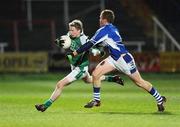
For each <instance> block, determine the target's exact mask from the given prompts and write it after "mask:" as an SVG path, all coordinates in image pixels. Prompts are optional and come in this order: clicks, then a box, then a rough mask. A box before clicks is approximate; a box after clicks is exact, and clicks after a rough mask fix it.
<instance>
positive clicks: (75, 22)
mask: <svg viewBox="0 0 180 127" xmlns="http://www.w3.org/2000/svg"><path fill="white" fill-rule="evenodd" d="M69 26H71V27H75V28H76V29H78V30H80V31H81V32H82V31H83V24H82V22H81V21H80V20H78V19H75V20H73V21H72V22H70V23H69Z"/></svg>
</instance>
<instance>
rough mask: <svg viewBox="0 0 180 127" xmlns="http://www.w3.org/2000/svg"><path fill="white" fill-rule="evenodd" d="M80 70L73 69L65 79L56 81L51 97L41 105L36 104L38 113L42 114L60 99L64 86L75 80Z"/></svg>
mask: <svg viewBox="0 0 180 127" xmlns="http://www.w3.org/2000/svg"><path fill="white" fill-rule="evenodd" d="M80 72H81V71H80V69H79V68H75V69H74V70H72V71H71V73H69V74H68V75H67V76H66V77H65V78H63V79H62V80H60V81H58V82H57V84H56V87H55V89H54V91H53V93H52V95H51V97H50V98H49V99H48V100H46V101H45V102H44V103H43V104H36V105H35V107H36V109H37V110H38V111H41V112H44V111H45V110H46V109H47V108H48V107H50V106H51V105H52V103H53V102H54V101H55V100H57V99H58V97H60V95H61V93H62V90H63V88H64V86H67V85H68V84H70V83H71V82H73V81H75V80H77V77H78V75H79V74H80Z"/></svg>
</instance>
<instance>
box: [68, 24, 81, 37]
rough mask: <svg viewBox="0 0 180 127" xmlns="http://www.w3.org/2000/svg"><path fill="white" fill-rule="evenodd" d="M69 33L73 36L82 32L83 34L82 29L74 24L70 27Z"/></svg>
mask: <svg viewBox="0 0 180 127" xmlns="http://www.w3.org/2000/svg"><path fill="white" fill-rule="evenodd" d="M69 34H70V35H71V36H72V37H79V36H80V34H81V31H80V30H78V29H76V28H75V27H74V26H70V27H69Z"/></svg>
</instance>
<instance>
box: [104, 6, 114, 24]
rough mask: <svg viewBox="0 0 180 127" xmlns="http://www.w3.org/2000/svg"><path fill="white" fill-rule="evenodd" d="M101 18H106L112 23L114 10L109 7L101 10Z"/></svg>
mask: <svg viewBox="0 0 180 127" xmlns="http://www.w3.org/2000/svg"><path fill="white" fill-rule="evenodd" d="M101 16H102V19H106V20H107V21H108V22H109V23H113V22H114V19H115V15H114V12H113V11H112V10H109V9H105V10H103V11H102V12H101Z"/></svg>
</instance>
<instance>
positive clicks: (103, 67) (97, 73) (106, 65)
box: [84, 58, 115, 108]
mask: <svg viewBox="0 0 180 127" xmlns="http://www.w3.org/2000/svg"><path fill="white" fill-rule="evenodd" d="M114 69H115V67H114V66H113V65H112V64H111V63H110V62H109V59H108V58H106V59H105V60H103V61H102V62H100V63H99V64H98V65H97V67H96V68H95V69H94V71H93V73H92V76H93V100H91V101H90V102H88V103H87V104H86V105H85V106H84V107H85V108H92V107H93V106H100V89H101V76H102V75H104V74H106V73H108V72H111V71H113V70H114Z"/></svg>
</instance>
